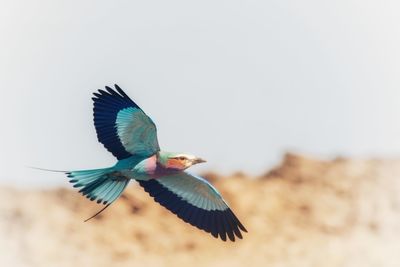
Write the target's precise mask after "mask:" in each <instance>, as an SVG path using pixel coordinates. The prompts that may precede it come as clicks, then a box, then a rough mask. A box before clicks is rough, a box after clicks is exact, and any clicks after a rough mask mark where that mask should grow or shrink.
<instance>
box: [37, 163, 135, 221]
mask: <svg viewBox="0 0 400 267" xmlns="http://www.w3.org/2000/svg"><path fill="white" fill-rule="evenodd" d="M35 169H39V170H43V171H53V172H63V173H65V174H66V175H67V176H68V178H69V182H70V183H72V184H73V187H75V188H80V190H79V193H81V194H82V195H84V196H86V197H87V198H88V199H90V200H91V201H95V200H96V201H97V203H102V204H104V205H106V206H105V207H104V208H103V209H102V210H100V211H99V212H98V213H96V214H95V215H93V216H92V217H90V218H89V219H86V220H85V221H88V220H90V219H92V218H93V217H95V216H97V215H98V214H100V213H101V212H102V211H103V210H105V209H106V208H107V207H108V206H110V205H111V203H113V202H114V201H115V200H116V199H117V198H118V197H119V196H120V195H121V194H122V192H123V191H124V189H125V187H126V186H127V185H128V183H129V179H127V178H126V177H124V176H122V175H120V174H119V173H118V172H117V171H115V170H114V168H113V167H111V168H104V169H94V170H83V171H55V170H48V169H41V168H35Z"/></svg>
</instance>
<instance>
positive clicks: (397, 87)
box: [0, 0, 400, 185]
mask: <svg viewBox="0 0 400 267" xmlns="http://www.w3.org/2000/svg"><path fill="white" fill-rule="evenodd" d="M399 14H400V4H399V2H398V1H368V0H367V1H366V0H363V1H349V0H348V1H321V0H316V1H295V0H293V1H288V0H276V1H232V0H230V1H217V0H213V1H161V0H160V1H99V0H96V1H63V2H62V3H61V1H50V0H49V1H43V0H42V1H4V0H3V1H1V3H0V93H1V95H0V112H1V114H0V116H1V117H0V122H1V126H0V127H1V128H0V130H1V131H0V137H1V139H0V160H1V163H0V164H1V165H0V166H1V169H2V171H1V173H0V182H2V183H16V184H19V185H61V184H65V183H66V179H65V178H64V177H62V176H61V175H54V174H48V173H44V174H43V173H41V172H37V171H33V170H30V169H26V168H25V166H27V165H30V166H32V165H33V166H39V167H45V168H53V169H66V170H70V169H87V168H97V167H105V166H109V165H112V164H114V160H113V158H112V156H111V155H110V154H109V153H108V152H107V151H106V150H105V149H103V147H102V145H100V144H99V143H97V139H96V136H95V130H94V126H93V123H92V102H91V99H90V98H91V93H92V92H93V91H94V90H96V89H97V88H101V87H103V86H104V85H106V84H108V85H112V84H113V83H115V82H116V83H118V84H119V85H120V86H121V87H122V88H123V89H124V90H125V91H126V92H127V93H128V94H129V95H130V96H131V98H132V99H134V100H135V101H136V102H137V103H138V104H139V105H140V106H141V107H142V108H143V109H144V110H145V112H146V113H147V114H149V115H150V116H151V117H152V118H153V120H154V121H155V122H156V124H157V126H158V132H159V141H160V144H161V146H162V148H163V149H165V150H172V151H182V152H187V153H192V154H195V155H199V156H201V157H204V158H206V159H208V163H207V164H206V165H204V166H203V167H196V171H201V170H206V169H212V170H217V171H221V172H224V173H228V172H233V171H236V170H243V171H246V172H250V173H253V174H259V173H262V172H264V171H266V170H267V169H268V168H270V167H271V166H273V165H274V164H276V163H277V162H279V159H280V157H281V156H282V154H283V153H284V152H285V151H288V150H290V151H296V152H303V153H309V154H311V155H316V156H323V157H331V156H336V155H340V156H360V157H370V156H376V157H387V156H391V157H395V156H398V155H400V153H399V151H400V119H399V115H400V52H399V51H400V27H399V25H400V16H399Z"/></svg>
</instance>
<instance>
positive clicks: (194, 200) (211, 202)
mask: <svg viewBox="0 0 400 267" xmlns="http://www.w3.org/2000/svg"><path fill="white" fill-rule="evenodd" d="M138 182H139V184H140V185H141V186H142V187H143V188H144V190H145V191H146V192H148V193H149V194H150V195H151V196H152V197H153V198H154V200H155V201H157V202H158V203H160V204H161V205H162V206H164V207H166V208H167V209H168V210H170V211H171V212H173V213H175V214H176V215H177V216H178V217H179V218H181V219H182V220H184V221H185V222H187V223H190V224H191V225H193V226H196V227H197V228H199V229H201V230H204V231H206V232H208V233H211V234H212V235H213V236H214V237H216V238H218V236H219V237H220V238H221V239H222V240H224V241H225V240H226V237H227V236H228V237H229V239H230V240H231V241H235V235H236V236H237V237H239V238H242V234H241V231H244V232H247V230H246V228H245V227H244V226H243V225H242V224H241V223H240V221H239V220H238V218H237V217H236V216H235V214H233V212H232V211H231V209H230V208H229V206H228V205H227V204H226V202H225V201H224V199H223V198H222V197H221V195H220V194H219V192H218V191H217V189H215V188H214V187H213V186H212V185H211V184H210V183H209V182H207V181H206V180H205V179H203V178H201V177H197V176H194V175H191V174H189V173H186V172H180V173H178V174H173V175H168V176H164V177H161V178H157V179H152V180H148V181H138Z"/></svg>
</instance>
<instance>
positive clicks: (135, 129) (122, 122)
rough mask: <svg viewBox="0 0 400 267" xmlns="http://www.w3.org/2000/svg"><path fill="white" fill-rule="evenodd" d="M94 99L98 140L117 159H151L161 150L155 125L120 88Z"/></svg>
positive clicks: (96, 94)
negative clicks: (134, 157)
mask: <svg viewBox="0 0 400 267" xmlns="http://www.w3.org/2000/svg"><path fill="white" fill-rule="evenodd" d="M94 96H95V97H93V98H92V99H93V101H94V104H93V105H94V106H93V113H94V114H93V115H94V125H95V128H96V133H97V138H98V140H99V142H100V143H102V144H103V145H104V147H105V148H106V149H107V150H108V151H110V152H111V153H112V154H113V155H114V156H115V157H117V159H119V160H121V159H125V158H128V157H131V156H133V155H137V156H141V157H149V156H151V155H153V154H155V153H157V151H159V150H160V147H159V145H158V141H157V128H156V126H155V124H154V122H153V121H152V120H151V119H150V118H149V117H148V116H147V115H146V114H145V113H144V112H143V110H142V109H141V108H140V107H139V106H138V105H137V104H136V103H135V102H133V101H132V99H130V98H129V97H128V95H127V94H126V93H125V92H124V91H123V90H122V89H121V88H120V87H119V86H118V85H115V90H114V89H111V88H110V87H108V86H106V90H105V91H104V90H98V92H96V93H94Z"/></svg>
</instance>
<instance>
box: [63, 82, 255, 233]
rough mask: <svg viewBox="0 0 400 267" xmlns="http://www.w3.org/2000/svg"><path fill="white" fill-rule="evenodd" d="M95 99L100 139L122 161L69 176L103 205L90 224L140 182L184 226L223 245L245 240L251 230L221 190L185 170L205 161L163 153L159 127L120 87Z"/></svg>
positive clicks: (83, 191)
mask: <svg viewBox="0 0 400 267" xmlns="http://www.w3.org/2000/svg"><path fill="white" fill-rule="evenodd" d="M92 99H93V102H94V107H93V114H94V125H95V128H96V133H97V138H98V140H99V142H100V143H102V144H103V145H104V147H105V148H106V149H107V150H108V151H109V152H111V153H112V154H113V155H114V156H115V157H116V158H117V160H118V161H117V163H116V164H115V165H114V166H112V167H109V168H104V169H94V170H80V171H67V172H65V173H66V174H67V176H68V177H69V179H70V180H69V181H70V182H71V183H72V184H73V186H74V187H75V188H79V189H80V190H79V192H80V193H81V194H82V195H84V196H86V197H87V198H88V199H90V200H91V201H97V203H101V204H103V205H105V207H104V208H103V209H102V210H100V211H99V212H98V213H96V214H95V215H93V216H92V217H90V218H89V219H91V218H93V217H94V216H96V215H98V214H99V213H100V212H102V211H103V210H104V209H106V208H107V207H108V206H110V205H111V204H112V203H113V202H114V201H115V200H116V199H118V197H119V196H121V194H122V192H123V191H124V189H125V188H126V186H127V185H128V183H129V182H130V181H131V180H136V181H137V182H138V183H139V185H141V186H142V187H143V188H144V190H145V191H146V192H147V193H149V194H150V196H151V197H153V198H154V200H155V201H156V202H158V203H159V204H161V205H162V206H164V207H165V208H167V209H168V210H170V211H171V212H172V213H174V214H176V215H177V216H178V217H179V218H181V219H182V220H183V221H185V222H187V223H190V224H191V225H193V226H196V227H197V228H199V229H201V230H204V231H206V232H208V233H211V234H212V236H214V237H216V238H218V237H219V238H221V239H222V240H224V241H226V240H227V238H229V239H230V240H231V241H235V237H238V238H242V233H241V231H244V232H247V230H246V228H245V227H244V226H243V225H242V223H241V222H240V221H239V220H238V218H237V217H236V216H235V214H234V213H233V212H232V210H231V209H230V208H229V206H228V204H227V203H226V201H225V200H224V199H223V198H222V196H221V194H220V193H219V192H218V190H217V189H216V188H215V187H214V186H212V185H211V184H210V183H209V182H208V181H207V180H205V179H204V178H202V177H199V176H196V175H193V174H190V173H189V172H187V171H186V169H188V168H189V167H191V166H193V165H195V164H198V163H202V162H205V160H203V159H201V158H199V157H196V156H193V155H189V154H185V153H173V152H166V151H162V150H160V146H159V144H158V140H157V129H156V125H155V124H154V122H153V121H152V120H151V118H150V117H148V116H147V115H146V113H144V111H143V110H142V109H141V108H140V107H139V106H138V105H137V104H136V103H135V102H134V101H133V100H132V99H130V98H129V97H128V95H127V94H126V93H125V92H124V91H123V90H122V89H121V88H120V87H119V86H118V85H115V89H112V88H110V87H108V86H106V87H105V90H101V89H100V90H98V91H97V92H95V93H94V97H93V98H92ZM89 219H87V220H89Z"/></svg>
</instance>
